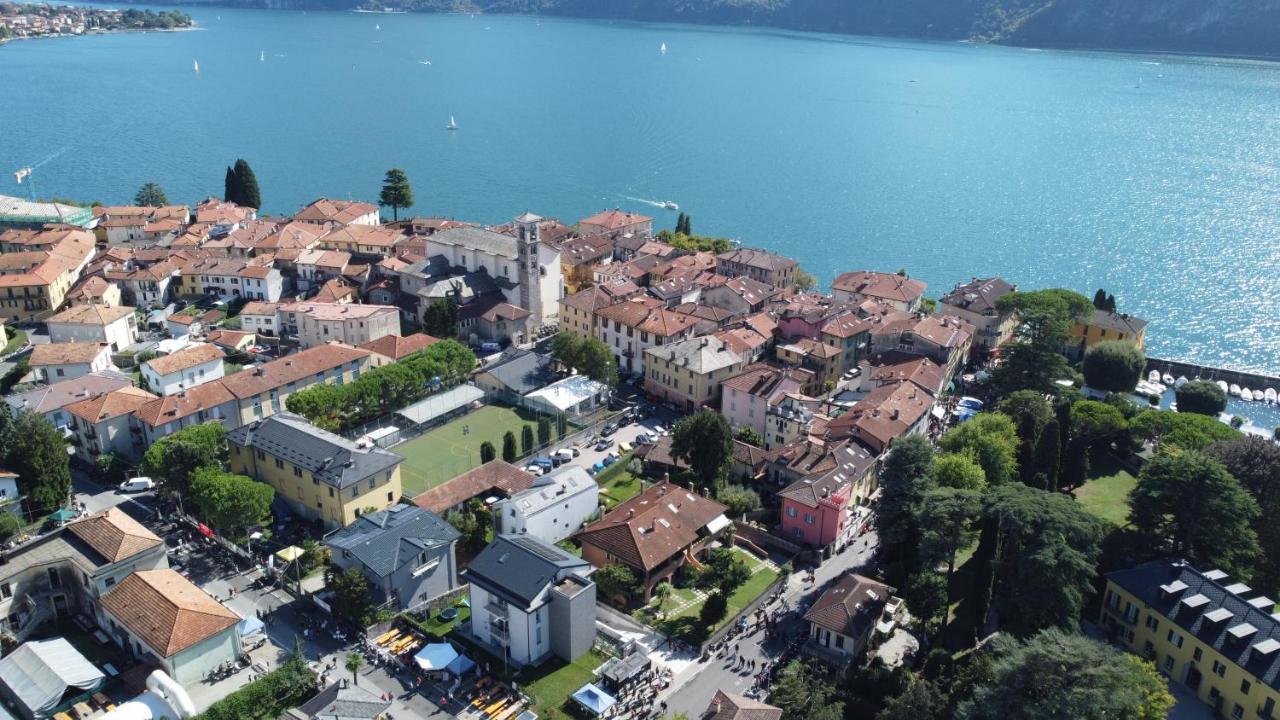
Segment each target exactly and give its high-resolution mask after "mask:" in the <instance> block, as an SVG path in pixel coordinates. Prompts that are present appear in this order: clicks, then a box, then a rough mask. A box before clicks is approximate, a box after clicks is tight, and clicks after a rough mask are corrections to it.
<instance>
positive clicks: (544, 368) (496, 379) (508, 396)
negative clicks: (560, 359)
mask: <svg viewBox="0 0 1280 720" xmlns="http://www.w3.org/2000/svg"><path fill="white" fill-rule="evenodd" d="M559 377H560V375H559V373H557V372H556V362H555V360H552V359H551V356H550V355H541V354H539V353H536V352H533V351H532V350H508V351H507V352H505V353H503V354H502V355H501V356H500V357H499V358H498V359H497V360H494V361H493V362H491V363H489V364H488V365H486V366H485V367H484V368H482V369H481V370H480V371H479V372H477V373H476V374H475V375H474V376H473V377H472V382H474V383H475V384H476V387H478V388H480V389H481V390H483V391H484V393H485V395H486V396H487V397H488V398H489V399H490V400H498V401H500V402H504V403H507V404H508V405H521V404H523V403H524V397H525V395H527V394H529V393H531V392H533V391H535V390H540V389H542V388H544V387H546V386H548V385H550V384H551V383H553V382H555V381H556V380H557V379H558V378H559Z"/></svg>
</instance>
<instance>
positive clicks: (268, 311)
mask: <svg viewBox="0 0 1280 720" xmlns="http://www.w3.org/2000/svg"><path fill="white" fill-rule="evenodd" d="M279 310H280V303H273V302H258V301H254V302H247V303H245V304H244V307H242V308H240V314H241V315H275V314H276V312H277V311H279Z"/></svg>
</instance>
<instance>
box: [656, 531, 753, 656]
mask: <svg viewBox="0 0 1280 720" xmlns="http://www.w3.org/2000/svg"><path fill="white" fill-rule="evenodd" d="M733 551H734V552H735V553H738V556H739V557H741V558H742V559H743V560H744V561H745V562H746V563H747V566H748V567H750V568H751V577H750V578H749V579H748V580H747V581H746V582H745V583H743V585H742V587H740V588H738V589H737V590H735V591H734V592H733V594H732V595H730V596H729V602H728V611H727V612H726V613H725V615H724V618H722V619H721V620H720V621H719V622H717V623H716V624H715V626H714V627H709V628H708V627H702V626H701V625H700V624H699V622H698V617H699V615H700V614H701V612H702V605H703V603H702V602H701V601H698V602H694V603H690V604H688V605H686V606H685V607H684V608H683V609H681V610H679V611H678V612H674V613H671V614H670V616H669V617H668V618H667V620H666V621H665V622H664V623H663V624H664V625H665V626H666V629H667V630H668V631H669V632H670V633H671V634H674V635H679V636H681V637H682V638H684V639H685V640H687V641H689V642H695V643H696V642H702V640H703V639H704V638H706V637H707V636H708V635H710V634H711V633H714V632H715V631H717V630H719V629H720V628H722V627H724V626H725V624H726V623H728V622H729V621H730V620H732V619H733V617H734V616H735V615H737V614H738V613H739V612H740V611H741V610H742V609H743V608H745V607H746V606H748V605H750V604H751V602H752V601H753V600H755V599H756V598H758V597H760V594H761V593H763V592H764V591H765V589H766V588H768V587H769V585H771V584H773V581H774V580H777V579H778V570H777V568H776V566H774V565H773V564H772V563H766V562H765V561H763V560H761V559H760V558H758V557H756V556H755V555H752V554H751V553H749V552H747V551H746V550H743V549H742V548H739V547H735V548H734V549H733ZM690 595H691V593H690V592H689V591H686V590H680V589H675V590H674V591H673V592H672V595H671V599H670V600H668V601H667V604H668V606H669V607H675V606H676V605H677V603H678V602H682V601H687V600H688V599H689V596H690ZM677 598H679V599H677Z"/></svg>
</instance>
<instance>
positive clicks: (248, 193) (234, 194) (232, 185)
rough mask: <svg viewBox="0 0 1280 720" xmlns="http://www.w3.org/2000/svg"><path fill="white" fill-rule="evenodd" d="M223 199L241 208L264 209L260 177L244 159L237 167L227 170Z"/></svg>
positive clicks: (238, 161) (239, 160)
mask: <svg viewBox="0 0 1280 720" xmlns="http://www.w3.org/2000/svg"><path fill="white" fill-rule="evenodd" d="M224 189H225V192H224V194H223V199H224V200H227V201H229V202H233V203H235V204H236V205H239V206H240V207H250V208H254V209H261V208H262V192H261V190H260V189H259V188H258V177H257V176H256V175H254V173H253V168H251V167H249V162H248V161H247V160H245V159H244V158H240V159H238V160H236V162H235V165H233V166H231V167H229V168H227V177H226V181H225V188H224Z"/></svg>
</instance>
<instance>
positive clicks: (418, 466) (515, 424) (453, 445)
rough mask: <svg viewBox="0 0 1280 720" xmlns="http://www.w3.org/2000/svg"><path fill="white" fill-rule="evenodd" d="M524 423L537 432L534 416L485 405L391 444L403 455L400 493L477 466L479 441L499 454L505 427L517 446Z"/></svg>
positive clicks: (415, 491)
mask: <svg viewBox="0 0 1280 720" xmlns="http://www.w3.org/2000/svg"><path fill="white" fill-rule="evenodd" d="M526 423H527V424H529V425H532V426H533V430H534V432H535V433H536V432H537V430H538V421H537V419H536V418H534V419H529V420H526V419H524V418H522V417H521V416H520V414H519V413H518V412H516V411H515V410H514V409H512V408H509V407H501V406H498V405H485V406H484V407H482V408H480V409H479V410H475V411H473V412H470V413H468V414H466V415H463V416H462V417H460V418H458V419H456V420H451V421H449V422H447V423H445V424H444V425H441V426H440V427H438V428H435V429H434V430H431V431H430V432H427V433H425V434H423V435H422V436H420V437H416V438H414V439H413V440H410V441H409V442H406V443H404V444H401V445H397V446H395V447H393V448H391V451H392V452H395V453H399V454H400V455H403V456H404V463H402V464H401V466H400V480H401V483H402V484H403V485H404V494H405V495H408V496H410V497H413V496H414V495H417V494H419V493H421V492H423V491H425V490H427V489H429V488H433V487H435V486H437V485H440V484H442V483H444V482H445V481H447V480H450V479H452V478H454V477H456V476H458V475H460V474H462V473H464V472H466V471H468V470H470V469H471V468H473V467H476V466H478V465H479V464H480V443H482V442H484V441H486V440H488V441H489V442H491V443H493V449H494V450H495V451H496V452H497V455H498V457H499V458H501V457H502V436H503V434H504V433H506V432H507V431H508V430H510V431H511V432H513V433H515V436H516V446H517V447H519V444H520V429H521V428H522V427H524V425H525V424H526Z"/></svg>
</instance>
